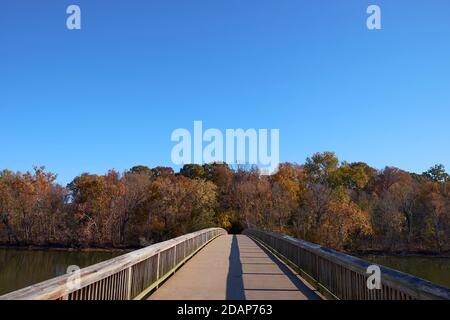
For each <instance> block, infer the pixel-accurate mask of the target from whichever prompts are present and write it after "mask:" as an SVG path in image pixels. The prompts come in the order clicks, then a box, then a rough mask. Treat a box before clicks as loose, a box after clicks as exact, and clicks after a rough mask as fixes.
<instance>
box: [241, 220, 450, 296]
mask: <svg viewBox="0 0 450 320" xmlns="http://www.w3.org/2000/svg"><path fill="white" fill-rule="evenodd" d="M244 234H246V235H248V236H250V237H252V238H254V239H255V240H259V242H261V243H262V244H264V245H265V246H266V247H268V249H271V250H272V251H274V252H275V253H276V254H278V255H279V256H281V258H282V259H283V260H285V261H286V262H287V263H288V264H289V265H291V266H292V267H294V268H295V269H297V270H298V271H299V272H300V274H301V275H302V276H303V277H304V278H305V279H307V280H309V282H311V283H312V284H314V285H315V286H316V288H318V289H319V291H321V292H323V293H324V294H325V295H327V296H330V297H332V298H336V299H345V300H415V299H424V300H429V299H446V300H448V299H450V289H448V288H445V287H442V286H439V285H435V284H433V283H431V282H429V281H425V280H423V279H420V278H417V277H414V276H411V275H409V274H406V273H402V272H399V271H396V270H393V269H390V268H386V267H383V266H378V267H379V268H380V271H381V273H380V275H381V287H380V289H369V288H368V286H367V278H368V277H369V276H370V275H371V273H367V268H368V267H369V266H370V265H374V264H373V263H370V262H368V261H365V260H362V259H359V258H356V257H353V256H350V255H347V254H343V253H340V252H337V251H334V250H332V249H329V248H325V247H322V246H320V245H317V244H312V243H309V242H306V241H302V240H298V239H295V238H292V237H290V236H285V235H280V234H276V233H272V232H267V231H261V230H254V229H247V230H245V231H244Z"/></svg>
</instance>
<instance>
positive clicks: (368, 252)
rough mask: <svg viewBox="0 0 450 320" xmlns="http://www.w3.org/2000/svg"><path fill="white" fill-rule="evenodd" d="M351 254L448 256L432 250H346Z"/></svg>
mask: <svg viewBox="0 0 450 320" xmlns="http://www.w3.org/2000/svg"><path fill="white" fill-rule="evenodd" d="M346 254H349V255H351V256H355V257H364V256H376V257H403V258H407V257H427V258H450V252H449V251H444V252H440V253H437V252H433V251H400V250H398V251H380V250H361V251H355V252H346Z"/></svg>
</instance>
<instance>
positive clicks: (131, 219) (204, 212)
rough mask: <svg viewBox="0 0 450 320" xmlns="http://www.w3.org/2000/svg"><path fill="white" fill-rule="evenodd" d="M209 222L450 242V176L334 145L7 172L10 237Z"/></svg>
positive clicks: (73, 237) (168, 229) (140, 230)
mask: <svg viewBox="0 0 450 320" xmlns="http://www.w3.org/2000/svg"><path fill="white" fill-rule="evenodd" d="M209 226H221V227H224V228H226V229H228V230H229V231H232V232H239V231H240V230H241V229H243V228H246V227H257V228H264V229H269V230H273V231H277V232H281V233H286V234H290V235H293V236H295V237H298V238H301V239H305V240H308V241H312V242H315V243H320V244H323V245H325V246H329V247H332V248H335V249H338V250H348V251H358V250H362V251H365V250H377V251H383V252H396V251H403V252H418V251H419V252H420V251H428V252H436V253H441V252H446V251H449V250H450V179H449V176H448V174H447V173H446V172H445V170H444V167H443V166H441V165H436V166H434V167H432V168H431V169H430V170H428V171H427V172H424V173H423V174H414V173H409V172H406V171H404V170H401V169H398V168H394V167H386V168H384V169H382V170H376V169H374V168H371V167H370V166H368V165H367V164H365V163H362V162H357V163H347V162H345V161H344V162H340V161H339V160H338V159H337V157H336V156H335V155H334V154H333V153H331V152H324V153H317V154H314V155H313V156H311V157H310V158H308V159H306V162H305V163H303V164H293V163H283V164H281V165H280V167H279V170H278V171H277V172H276V173H274V174H272V175H270V176H265V175H261V174H260V172H259V170H258V169H257V168H243V167H240V168H234V169H232V168H230V167H229V166H228V165H226V164H205V165H203V166H200V165H195V164H192V165H185V166H184V167H183V168H182V169H181V170H180V172H178V173H175V172H174V171H173V169H172V168H169V167H155V168H149V167H146V166H136V167H133V168H131V169H130V170H128V171H126V172H123V173H119V172H117V171H115V170H111V171H109V172H108V173H106V174H104V175H95V174H88V173H85V174H82V175H80V176H78V177H76V178H75V179H74V180H73V181H72V182H71V183H69V184H68V185H67V186H65V187H64V186H61V185H59V184H58V183H56V175H55V174H53V173H51V172H47V171H46V170H45V169H44V168H34V171H33V172H26V173H19V172H11V171H8V170H4V171H2V172H0V243H1V244H3V245H41V246H68V247H105V248H113V247H116V248H122V247H133V246H144V245H149V244H151V243H155V242H158V241H162V240H166V239H169V238H172V237H175V236H178V235H181V234H184V233H187V232H191V231H194V230H198V229H201V228H205V227H209Z"/></svg>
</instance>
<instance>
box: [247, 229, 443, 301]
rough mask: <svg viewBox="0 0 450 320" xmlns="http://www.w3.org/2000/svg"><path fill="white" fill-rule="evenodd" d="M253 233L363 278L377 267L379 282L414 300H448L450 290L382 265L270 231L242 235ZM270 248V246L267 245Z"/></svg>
mask: <svg viewBox="0 0 450 320" xmlns="http://www.w3.org/2000/svg"><path fill="white" fill-rule="evenodd" d="M253 232H256V233H257V232H261V233H265V234H266V235H270V236H271V237H273V238H275V239H278V240H281V241H285V242H287V243H290V244H292V245H295V246H297V247H300V248H302V249H303V250H306V251H308V252H310V253H312V254H315V255H317V256H319V257H321V258H323V259H326V260H328V261H331V262H333V263H335V264H338V265H340V266H342V267H344V268H346V269H348V270H351V271H353V272H356V273H358V274H360V275H363V276H366V277H367V276H368V274H367V273H366V272H367V267H368V266H370V265H377V266H379V268H380V271H381V281H382V283H383V284H385V285H387V286H389V287H391V288H395V289H397V290H400V291H402V292H404V293H405V294H408V295H410V296H411V297H414V298H416V299H450V289H449V288H446V287H443V286H440V285H438V284H434V283H432V282H430V281H427V280H424V279H421V278H418V277H415V276H412V275H410V274H407V273H404V272H401V271H398V270H395V269H391V268H388V267H385V266H382V265H378V264H375V263H371V262H369V261H367V260H364V259H360V258H357V257H354V256H351V255H348V254H345V253H342V252H338V251H336V250H333V249H330V248H327V247H324V246H321V245H318V244H314V243H310V242H307V241H304V240H300V239H296V238H293V237H291V236H288V235H282V234H278V233H274V232H271V231H265V230H264V231H263V230H257V229H247V230H246V231H244V233H249V234H252V233H253ZM269 247H270V245H269Z"/></svg>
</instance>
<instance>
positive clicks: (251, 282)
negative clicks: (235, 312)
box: [149, 235, 320, 300]
mask: <svg viewBox="0 0 450 320" xmlns="http://www.w3.org/2000/svg"><path fill="white" fill-rule="evenodd" d="M149 299H150V300H169V299H171V300H224V299H228V300H244V299H246V300H255V299H260V300H265V299H288V300H318V299H320V297H319V296H318V295H317V294H316V292H315V291H314V289H313V288H312V287H311V286H309V285H308V284H307V283H306V282H305V281H304V280H303V279H301V278H300V277H299V276H298V275H297V274H295V273H294V272H293V271H292V270H291V269H290V268H288V267H287V266H286V265H284V264H283V263H282V262H281V261H280V260H279V259H278V258H276V257H275V256H274V255H273V254H272V253H270V252H269V251H268V250H266V249H265V248H263V247H262V246H260V245H259V244H258V243H256V242H255V241H253V240H252V239H251V238H249V237H247V236H245V235H222V236H219V237H218V238H216V239H215V240H213V241H212V242H210V243H209V244H208V245H206V247H205V248H203V249H202V250H200V251H199V253H197V254H196V255H195V256H194V257H193V258H192V259H191V260H190V261H188V262H187V263H186V265H184V266H183V267H181V268H180V269H179V270H178V271H177V272H176V273H175V274H174V275H173V276H172V277H170V278H169V279H168V280H167V281H166V282H165V283H164V284H163V285H162V286H161V287H160V288H159V289H158V290H156V291H155V292H154V293H153V294H152V295H151V296H150V297H149Z"/></svg>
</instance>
